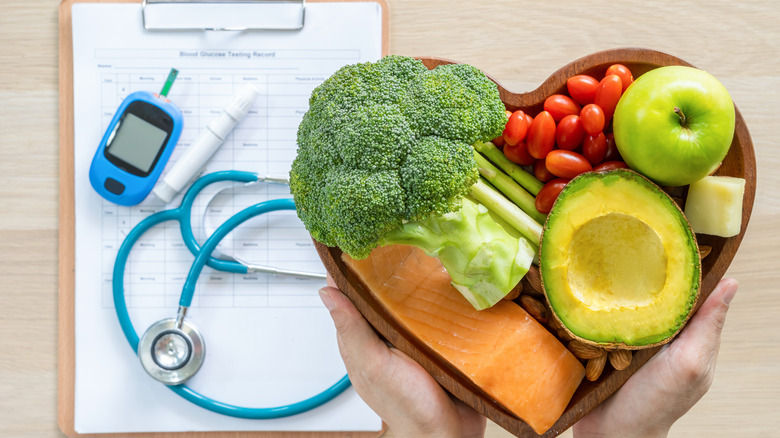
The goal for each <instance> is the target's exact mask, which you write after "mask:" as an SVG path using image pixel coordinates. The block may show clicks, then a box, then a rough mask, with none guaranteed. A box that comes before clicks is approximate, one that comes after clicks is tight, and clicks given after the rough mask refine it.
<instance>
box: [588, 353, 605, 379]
mask: <svg viewBox="0 0 780 438" xmlns="http://www.w3.org/2000/svg"><path fill="white" fill-rule="evenodd" d="M606 364H607V352H606V351H604V352H603V353H602V355H601V356H599V357H597V358H595V359H590V360H588V363H587V364H585V378H586V379H588V380H589V381H591V382H595V381H596V380H597V379H598V378H599V376H601V372H602V371H604V365H606Z"/></svg>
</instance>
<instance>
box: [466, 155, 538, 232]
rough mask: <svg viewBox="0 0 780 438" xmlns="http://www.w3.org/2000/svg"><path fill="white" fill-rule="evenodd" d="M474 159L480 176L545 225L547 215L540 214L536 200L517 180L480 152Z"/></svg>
mask: <svg viewBox="0 0 780 438" xmlns="http://www.w3.org/2000/svg"><path fill="white" fill-rule="evenodd" d="M474 159H475V160H476V161H477V166H479V174H480V175H482V176H483V177H484V178H485V179H486V180H488V181H489V182H490V183H491V184H493V186H495V187H496V188H497V189H498V190H501V193H503V194H504V195H506V197H507V198H509V199H511V200H512V201H513V202H514V203H515V204H517V206H518V207H520V208H521V209H522V210H523V212H525V213H526V214H527V215H528V216H531V218H533V220H535V221H536V222H538V223H540V224H543V223H544V220H545V219H546V218H547V215H546V214H542V213H539V210H537V209H536V198H534V197H533V196H531V195H530V194H529V193H528V192H526V191H525V190H524V189H523V188H522V187H520V185H519V184H517V182H515V180H513V179H512V178H510V177H509V176H507V174H505V173H504V172H502V171H500V170H498V169H497V168H496V166H494V165H493V164H492V163H491V162H490V161H488V160H487V159H486V158H485V157H483V156H482V154H480V153H479V152H476V151H474Z"/></svg>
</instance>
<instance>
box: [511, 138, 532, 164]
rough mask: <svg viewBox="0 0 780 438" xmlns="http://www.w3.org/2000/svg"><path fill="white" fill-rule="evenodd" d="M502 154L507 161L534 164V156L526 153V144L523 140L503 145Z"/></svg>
mask: <svg viewBox="0 0 780 438" xmlns="http://www.w3.org/2000/svg"><path fill="white" fill-rule="evenodd" d="M504 155H505V156H506V157H507V158H508V159H509V161H511V162H513V163H515V164H519V165H521V166H530V165H531V164H534V157H532V156H530V155H528V146H527V145H526V144H525V143H524V142H520V143H518V144H516V145H515V146H510V145H506V146H504Z"/></svg>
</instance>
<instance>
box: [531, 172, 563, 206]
mask: <svg viewBox="0 0 780 438" xmlns="http://www.w3.org/2000/svg"><path fill="white" fill-rule="evenodd" d="M568 182H569V180H567V179H563V178H558V179H554V180H552V181H550V182H548V183H547V184H545V185H544V186H543V187H542V189H541V190H539V193H537V194H536V202H535V205H536V209H537V210H538V211H539V213H544V214H547V213H549V212H550V210H552V206H553V204H554V203H555V200H556V199H558V195H560V194H561V190H563V188H564V187H565V186H566V183H568Z"/></svg>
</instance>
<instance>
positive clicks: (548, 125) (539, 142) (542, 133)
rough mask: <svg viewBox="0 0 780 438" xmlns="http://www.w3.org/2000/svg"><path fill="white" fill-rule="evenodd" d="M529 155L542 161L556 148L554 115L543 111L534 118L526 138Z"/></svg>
mask: <svg viewBox="0 0 780 438" xmlns="http://www.w3.org/2000/svg"><path fill="white" fill-rule="evenodd" d="M526 143H528V153H529V154H531V156H532V157H534V158H536V159H542V158H544V157H546V156H547V154H549V153H550V151H551V150H553V147H555V120H554V119H553V116H552V114H550V113H549V112H547V111H542V112H540V113H539V114H537V115H536V117H534V121H533V122H532V123H531V127H530V128H528V135H527V138H526Z"/></svg>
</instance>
